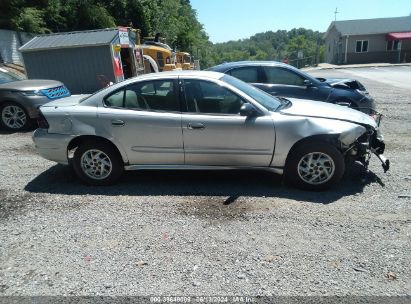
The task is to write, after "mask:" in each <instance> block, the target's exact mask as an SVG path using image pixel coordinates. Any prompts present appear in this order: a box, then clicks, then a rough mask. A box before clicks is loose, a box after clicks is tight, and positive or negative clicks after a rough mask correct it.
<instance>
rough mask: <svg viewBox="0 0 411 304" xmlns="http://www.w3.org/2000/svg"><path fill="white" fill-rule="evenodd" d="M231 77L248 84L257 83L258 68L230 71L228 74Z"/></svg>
mask: <svg viewBox="0 0 411 304" xmlns="http://www.w3.org/2000/svg"><path fill="white" fill-rule="evenodd" d="M229 74H230V75H231V76H233V77H235V78H238V79H240V80H242V81H244V82H248V83H258V82H259V81H258V68H257V67H244V68H238V69H234V70H231V71H230V73H229Z"/></svg>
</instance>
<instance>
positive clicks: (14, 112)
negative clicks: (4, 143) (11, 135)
mask: <svg viewBox="0 0 411 304" xmlns="http://www.w3.org/2000/svg"><path fill="white" fill-rule="evenodd" d="M0 114H1V117H0V118H1V120H0V123H1V125H2V126H3V127H4V128H6V129H7V130H9V131H15V132H18V131H22V130H26V129H27V128H28V127H29V126H30V117H29V116H28V114H27V112H26V110H25V109H24V108H23V107H22V106H20V105H19V104H17V103H14V102H7V103H5V104H3V105H2V106H1V107H0Z"/></svg>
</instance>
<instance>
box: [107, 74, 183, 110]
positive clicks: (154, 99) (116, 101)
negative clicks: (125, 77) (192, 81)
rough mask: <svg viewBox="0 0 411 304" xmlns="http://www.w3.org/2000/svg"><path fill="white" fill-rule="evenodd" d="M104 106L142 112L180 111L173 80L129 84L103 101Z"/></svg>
mask: <svg viewBox="0 0 411 304" xmlns="http://www.w3.org/2000/svg"><path fill="white" fill-rule="evenodd" d="M104 102H105V104H106V106H109V107H123V108H127V109H132V110H144V111H167V112H178V111H180V104H179V102H178V99H177V96H176V94H175V88H174V81H173V80H155V81H145V82H138V83H134V84H130V85H128V86H126V87H124V88H123V89H121V90H120V91H117V92H115V93H113V94H111V95H109V96H107V97H106V98H105V99H104Z"/></svg>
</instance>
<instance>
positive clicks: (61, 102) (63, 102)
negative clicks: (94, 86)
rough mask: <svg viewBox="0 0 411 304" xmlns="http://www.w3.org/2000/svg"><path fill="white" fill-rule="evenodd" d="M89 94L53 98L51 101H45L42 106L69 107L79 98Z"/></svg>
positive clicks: (79, 99)
mask: <svg viewBox="0 0 411 304" xmlns="http://www.w3.org/2000/svg"><path fill="white" fill-rule="evenodd" d="M88 96H90V95H89V94H82V95H71V96H69V97H65V98H61V99H58V100H54V101H51V102H48V103H46V104H45V105H44V106H42V108H47V107H54V108H61V107H71V106H75V105H78V104H79V103H80V101H81V100H83V99H84V98H86V97H88Z"/></svg>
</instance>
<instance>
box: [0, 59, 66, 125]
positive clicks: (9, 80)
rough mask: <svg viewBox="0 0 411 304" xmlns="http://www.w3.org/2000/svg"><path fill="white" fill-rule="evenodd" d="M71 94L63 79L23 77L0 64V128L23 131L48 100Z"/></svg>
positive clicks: (36, 116)
mask: <svg viewBox="0 0 411 304" xmlns="http://www.w3.org/2000/svg"><path fill="white" fill-rule="evenodd" d="M67 96H70V91H69V90H68V89H67V88H66V87H65V86H64V84H62V83H61V82H60V81H55V80H42V79H29V80H27V79H26V80H25V79H21V78H20V77H18V76H17V75H15V74H13V73H10V72H9V71H7V70H5V69H3V68H1V67H0V127H3V128H5V129H7V130H9V131H21V130H24V129H27V128H28V127H29V126H30V125H31V121H32V120H33V119H36V118H38V114H39V111H38V108H39V107H40V106H42V105H44V104H45V103H47V102H49V101H51V100H55V99H58V98H63V97H67Z"/></svg>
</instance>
